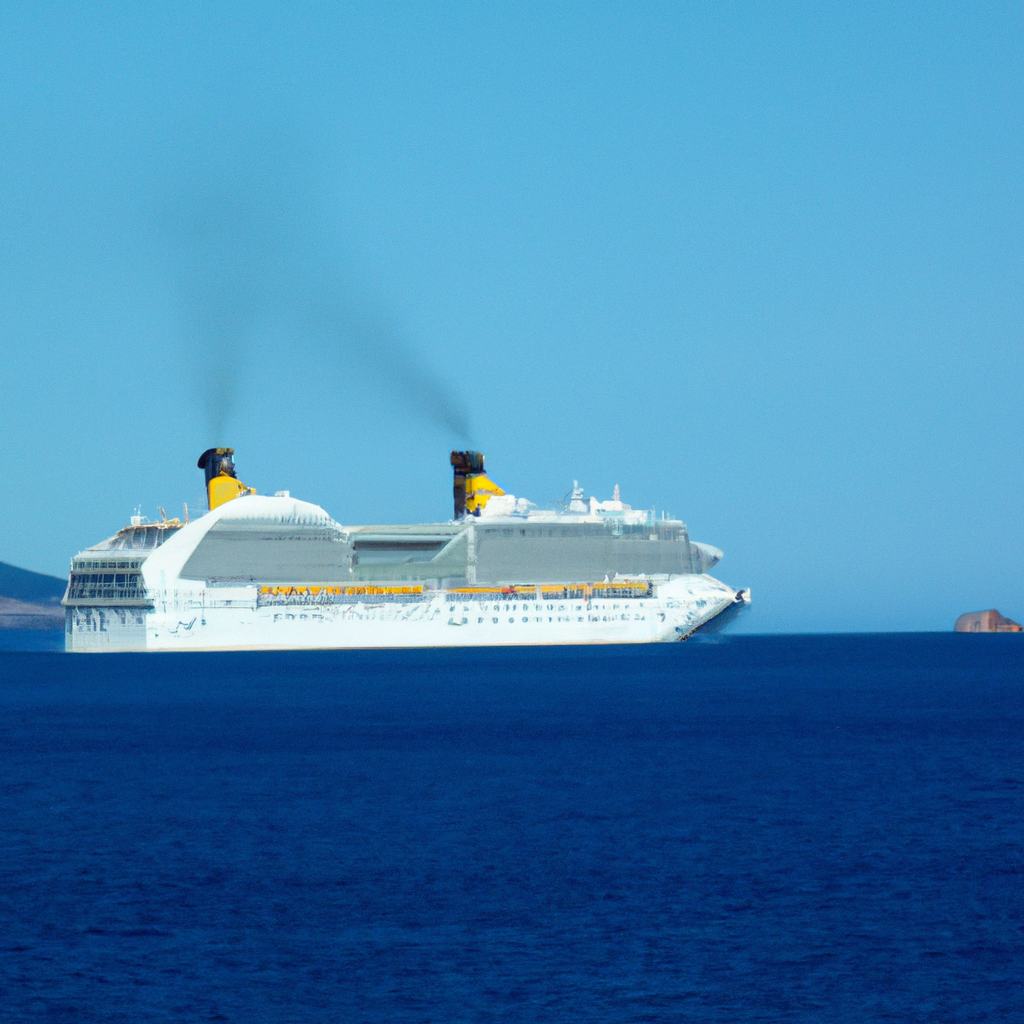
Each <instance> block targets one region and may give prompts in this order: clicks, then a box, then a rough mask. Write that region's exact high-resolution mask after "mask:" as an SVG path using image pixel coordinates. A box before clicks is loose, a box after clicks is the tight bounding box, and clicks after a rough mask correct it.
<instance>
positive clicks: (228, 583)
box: [64, 448, 750, 651]
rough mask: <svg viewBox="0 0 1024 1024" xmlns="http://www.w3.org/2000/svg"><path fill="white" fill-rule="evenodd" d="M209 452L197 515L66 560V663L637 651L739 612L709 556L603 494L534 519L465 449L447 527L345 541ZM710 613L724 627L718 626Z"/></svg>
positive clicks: (327, 523)
mask: <svg viewBox="0 0 1024 1024" xmlns="http://www.w3.org/2000/svg"><path fill="white" fill-rule="evenodd" d="M232 456H233V451H232V449H230V448H218V449H210V450H209V451H207V452H204V453H203V456H202V457H201V458H200V460H199V466H200V468H202V469H203V470H204V471H205V473H206V482H207V494H208V498H209V511H208V512H207V513H206V514H205V515H203V516H201V517H200V518H198V519H195V520H193V521H191V522H184V523H183V522H181V521H179V520H166V519H165V520H163V521H162V522H159V523H149V522H146V521H144V520H142V519H141V517H133V520H132V523H131V525H130V526H128V527H126V528H125V529H123V530H121V531H120V532H119V533H117V534H116V535H115V536H114V537H111V538H110V539H109V540H106V541H103V542H102V543H101V544H98V545H96V546H95V547H92V548H89V549H87V550H86V551H83V552H81V553H80V554H78V555H76V556H75V557H74V558H73V559H72V564H71V574H70V577H69V581H68V590H67V593H66V595H65V598H64V604H65V607H66V646H67V649H68V650H72V651H98V650H100V651H102V650H216V649H274V648H277V649H290V648H369V647H438V646H490V645H510V644H512V645H514V644H577V643H649V642H655V641H671V640H682V639H685V638H686V637H687V636H689V635H691V634H692V633H693V632H695V631H696V630H698V629H700V628H702V627H707V626H709V624H711V623H712V622H713V620H714V621H716V623H720V622H722V621H724V619H725V618H727V617H729V615H730V614H732V613H735V612H736V611H738V610H740V609H741V608H743V607H744V606H745V605H746V604H748V603H749V600H750V594H749V591H746V590H743V591H735V590H733V589H732V588H730V587H728V586H726V585H725V584H724V583H721V582H720V581H718V580H716V579H715V578H713V577H712V576H710V575H709V570H710V569H711V568H712V567H713V566H714V565H715V564H716V563H717V562H718V560H719V559H720V558H721V557H722V553H721V551H719V550H718V549H717V548H713V547H711V546H709V545H706V544H700V543H697V542H695V541H692V540H690V538H689V534H688V532H687V529H686V526H685V524H683V523H682V522H680V521H679V520H676V519H670V518H665V517H664V516H662V517H658V516H656V515H655V514H654V513H653V512H652V511H645V510H639V509H633V508H631V507H630V506H629V505H627V504H625V503H623V502H622V501H621V499H620V496H619V493H618V487H616V489H615V494H614V496H613V497H612V499H610V500H608V501H598V500H597V499H595V498H589V499H587V498H585V497H584V491H583V489H582V488H580V487H579V486H578V485H576V483H575V482H574V487H573V490H572V491H571V494H570V496H569V500H568V503H567V505H565V506H564V507H560V508H553V509H541V508H538V507H537V506H535V505H534V504H533V503H532V502H529V501H526V500H524V499H522V498H516V497H515V496H514V495H511V494H507V493H505V491H504V490H503V489H502V488H500V487H499V486H498V485H497V484H495V483H494V482H493V481H491V480H490V479H489V478H488V476H487V474H486V473H485V471H484V458H483V456H482V455H481V454H480V453H478V452H453V453H452V456H451V463H452V467H453V470H454V517H453V518H452V519H451V520H450V521H448V522H446V523H430V524H421V525H410V526H395V525H384V526H342V525H341V524H339V523H337V522H335V521H334V520H333V519H332V518H331V516H330V515H328V513H327V512H325V511H324V509H322V508H321V507H320V506H318V505H315V504H312V503H310V502H306V501H300V500H298V499H296V498H292V497H291V496H290V495H289V494H287V493H285V492H279V493H278V494H276V495H274V496H273V497H270V496H264V495H258V494H256V492H255V491H254V490H253V489H251V488H248V487H246V486H245V485H244V484H242V483H241V482H240V481H238V479H237V477H236V475H235V468H234V461H233V458H232ZM720 616H721V618H719V617H720Z"/></svg>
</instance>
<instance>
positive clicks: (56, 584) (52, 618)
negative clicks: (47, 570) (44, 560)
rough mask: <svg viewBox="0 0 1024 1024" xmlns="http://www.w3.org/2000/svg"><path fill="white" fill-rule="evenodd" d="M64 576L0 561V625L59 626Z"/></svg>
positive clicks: (61, 617) (12, 626) (7, 627)
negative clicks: (48, 574)
mask: <svg viewBox="0 0 1024 1024" xmlns="http://www.w3.org/2000/svg"><path fill="white" fill-rule="evenodd" d="M66 586H67V583H66V581H65V580H62V579H60V578H59V577H58V576H47V575H45V574H44V573H40V572H32V571H30V570H29V569H20V568H18V566H16V565H8V564H7V563H6V562H0V629H17V630H25V629H59V628H60V627H61V626H63V624H64V609H63V607H61V603H60V599H61V598H62V597H63V596H64V588H65V587H66Z"/></svg>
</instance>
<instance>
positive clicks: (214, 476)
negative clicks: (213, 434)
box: [198, 448, 256, 512]
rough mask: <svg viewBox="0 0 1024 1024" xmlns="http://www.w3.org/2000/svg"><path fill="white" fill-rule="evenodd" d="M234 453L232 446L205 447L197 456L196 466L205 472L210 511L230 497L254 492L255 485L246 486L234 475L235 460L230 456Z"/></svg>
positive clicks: (238, 496)
mask: <svg viewBox="0 0 1024 1024" xmlns="http://www.w3.org/2000/svg"><path fill="white" fill-rule="evenodd" d="M234 454H235V449H234V448H207V449H206V451H205V452H203V454H202V455H200V456H199V462H198V466H199V468H200V469H201V470H203V471H204V472H205V473H206V496H207V498H208V500H209V504H210V511H211V512H212V511H213V510H214V509H215V508H216V507H217V506H218V505H223V504H224V502H225V501H231V499H232V498H240V497H241V496H242V495H243V494H255V493H256V488H255V487H246V486H245V484H243V483H242V481H241V480H239V479H238V477H236V476H235V462H234V459H232V458H231V456H232V455H234Z"/></svg>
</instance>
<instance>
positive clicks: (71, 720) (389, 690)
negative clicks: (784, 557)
mask: <svg viewBox="0 0 1024 1024" xmlns="http://www.w3.org/2000/svg"><path fill="white" fill-rule="evenodd" d="M0 703H2V707H0V731H2V735H0V740H2V742H0V750H2V755H0V756H2V776H0V780H2V794H3V795H2V804H0V822H2V828H3V833H2V835H3V842H2V844H0V874H2V889H0V897H2V902H0V1015H2V1016H3V1017H4V1019H10V1020H20V1019H26V1020H67V1021H132V1022H135V1021H176V1022H177V1021H207V1020H222V1021H223V1020H228V1021H244V1022H248V1021H301V1022H305V1021H310V1022H321V1021H343V1022H359V1021H367V1022H371V1021H372V1022H385V1021H386V1022H392V1021H398V1022H405V1021H409V1022H412V1021H416V1022H419V1021H437V1022H450V1021H488V1022H490V1021H550V1020H565V1021H679V1020H686V1021H772V1020H779V1021H851V1022H853V1021H857V1022H863V1021H901V1022H902V1021H921V1022H949V1021H997V1020H998V1021H1003V1020H1022V1019H1024V642H1022V639H1021V638H1020V637H1017V636H963V635H952V634H950V635H920V634H918V635H888V636H831V637H752V636H741V637H735V638H731V639H723V640H721V641H719V642H692V641H691V642H689V643H687V644H681V645H672V646H657V647H647V648H639V649H638V648H628V649H623V648H590V649H561V648H560V649H548V650H521V651H454V652H453V651H447V652H446V651H433V652H421V651H416V652H403V653H386V652H372V653H307V654H280V655H278V654H245V655H234V654H232V655H228V654H223V655H221V654H212V655H184V656H175V655H142V656H135V655H114V656H87V655H81V656H67V655H59V654H29V653H12V652H8V653H3V654H0Z"/></svg>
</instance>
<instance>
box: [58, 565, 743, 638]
mask: <svg viewBox="0 0 1024 1024" xmlns="http://www.w3.org/2000/svg"><path fill="white" fill-rule="evenodd" d="M653 589H654V595H653V596H651V597H646V598H638V599H635V598H608V599H602V598H594V599H592V600H590V601H586V600H562V601H547V600H544V599H541V600H537V599H533V600H524V599H519V600H508V599H505V600H484V601H479V600H471V601H465V600H461V599H453V598H459V595H452V594H450V593H448V592H444V591H439V592H436V593H434V594H433V595H431V596H429V597H428V598H427V599H425V600H422V601H418V602H415V603H399V602H390V603H372V602H366V603H363V602H357V603H351V604H343V605H337V604H336V605H309V606H304V605H293V606H282V605H274V606H268V607H260V606H259V601H258V595H257V588H255V587H240V588H218V591H219V592H218V593H217V594H216V595H215V596H214V595H211V594H210V592H209V590H205V589H204V590H202V591H199V592H197V593H189V592H187V591H183V590H175V591H173V592H170V593H165V594H162V595H155V596H156V601H155V604H156V607H155V608H154V609H153V610H152V611H146V610H134V609H117V608H102V609H100V608H92V609H70V608H69V609H68V629H67V649H68V650H70V651H211V650H318V649H331V648H339V649H367V648H401V647H501V646H522V645H525V646H530V645H549V644H640V643H658V642H672V641H679V640H683V639H685V638H686V637H687V636H689V635H690V634H691V633H693V632H694V631H695V630H697V629H699V628H700V627H701V626H702V625H704V624H705V623H707V622H709V621H710V620H711V619H713V618H714V617H715V616H717V615H719V614H720V613H722V612H723V611H725V610H726V609H728V608H730V607H731V606H732V605H733V604H735V603H737V602H745V601H747V600H749V595H748V594H747V593H746V592H745V591H744V592H736V591H734V590H732V589H731V588H729V587H727V586H726V585H725V584H724V583H721V582H719V581H718V580H716V579H714V578H712V577H711V576H707V575H703V576H684V577H679V578H677V579H675V580H671V581H668V582H666V583H662V584H660V585H658V586H656V587H654V588H653ZM229 590H230V592H229Z"/></svg>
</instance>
